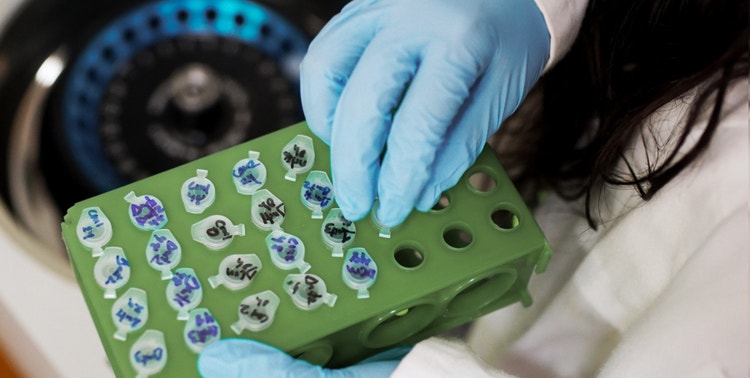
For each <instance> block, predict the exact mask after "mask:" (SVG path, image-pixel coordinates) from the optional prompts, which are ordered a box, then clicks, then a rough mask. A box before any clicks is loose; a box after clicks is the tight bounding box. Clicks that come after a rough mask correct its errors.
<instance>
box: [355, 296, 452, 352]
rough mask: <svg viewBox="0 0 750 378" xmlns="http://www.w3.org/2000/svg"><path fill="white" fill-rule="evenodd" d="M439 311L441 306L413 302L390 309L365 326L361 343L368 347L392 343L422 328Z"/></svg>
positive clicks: (432, 319) (430, 321)
mask: <svg viewBox="0 0 750 378" xmlns="http://www.w3.org/2000/svg"><path fill="white" fill-rule="evenodd" d="M440 312H441V308H439V307H438V306H437V305H435V304H434V303H421V304H415V305H413V306H408V307H405V308H402V309H399V310H395V311H391V312H389V313H388V314H386V315H384V316H381V317H379V318H378V319H376V320H375V321H374V322H373V323H371V324H370V326H369V327H366V328H365V332H366V333H365V334H364V339H363V343H364V344H365V345H366V346H368V347H370V348H383V347H387V346H391V345H394V344H396V343H398V342H399V341H402V340H404V339H406V338H408V337H409V336H411V335H414V334H416V333H417V332H419V331H421V330H423V329H424V328H425V327H427V326H428V325H429V324H430V323H432V322H433V321H434V320H435V318H436V317H437V316H438V315H439V313H440ZM368 328H369V332H367V330H368Z"/></svg>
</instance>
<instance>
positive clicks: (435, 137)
mask: <svg viewBox="0 0 750 378" xmlns="http://www.w3.org/2000/svg"><path fill="white" fill-rule="evenodd" d="M444 55H445V54H442V53H441V54H437V56H427V57H425V59H424V61H423V63H422V65H421V66H420V68H419V70H418V71H417V73H416V75H415V77H414V80H413V81H412V83H411V84H410V86H409V90H408V91H407V93H406V95H405V96H404V100H403V102H402V103H401V106H400V107H399V110H398V112H397V113H396V115H395V117H394V121H393V125H392V127H391V130H390V134H389V136H388V141H387V143H388V150H387V151H386V154H385V157H384V159H383V165H382V168H381V172H380V177H379V182H378V197H379V203H380V205H379V206H378V210H377V218H378V220H379V221H380V222H381V223H382V224H383V225H385V226H388V227H394V226H396V225H398V224H400V223H402V222H403V221H404V219H406V217H407V216H408V215H409V213H410V212H411V210H412V209H413V208H414V206H415V204H416V202H417V200H418V198H419V196H420V194H421V193H422V191H423V189H424V187H425V184H426V183H427V182H428V180H429V179H430V175H431V170H432V167H433V163H434V161H435V158H436V156H437V154H438V149H439V148H440V147H441V146H442V145H443V143H444V142H443V141H444V140H445V137H446V135H448V132H449V128H450V127H451V125H452V122H453V119H454V118H455V116H456V114H457V113H458V111H459V109H461V107H462V106H463V103H464V101H465V100H466V99H467V98H468V97H469V94H470V90H471V87H472V85H473V84H474V82H475V80H476V78H477V77H478V76H479V75H480V74H481V70H482V69H483V68H484V66H483V65H481V64H477V63H476V61H473V60H474V59H473V57H470V58H468V59H467V60H466V61H465V62H461V61H459V62H456V61H452V60H450V59H446V58H445V56H444ZM448 55H450V54H448ZM454 56H455V55H454ZM478 129H479V128H478V127H475V128H467V129H464V130H463V132H465V133H467V135H464V137H465V138H466V139H471V138H474V137H475V134H477V133H480V132H481V131H480V130H478ZM441 153H442V152H441ZM447 158H449V159H463V157H462V156H449V157H447Z"/></svg>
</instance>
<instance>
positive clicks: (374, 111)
mask: <svg viewBox="0 0 750 378" xmlns="http://www.w3.org/2000/svg"><path fill="white" fill-rule="evenodd" d="M549 52H550V36H549V32H548V30H547V25H546V23H545V21H544V18H543V16H542V14H541V12H540V11H539V9H538V8H537V6H536V4H535V3H534V1H533V0H460V1H459V0H354V1H352V2H351V3H349V4H347V6H345V7H344V9H343V10H342V11H341V13H340V14H338V15H336V16H335V17H334V18H332V19H331V21H330V22H329V23H328V24H327V25H326V26H325V27H324V28H323V29H322V30H321V32H320V33H319V34H318V36H317V37H316V38H315V39H314V40H313V41H312V43H311V44H310V48H309V50H308V53H307V55H306V56H305V58H304V60H303V62H302V65H301V92H302V105H303V109H304V112H305V118H306V119H307V122H308V123H309V125H310V128H311V130H312V131H313V132H314V133H315V134H316V135H317V136H318V137H320V138H321V139H322V140H323V141H325V142H326V143H328V144H329V145H330V147H331V154H332V163H331V171H332V175H333V183H334V187H335V188H336V200H337V202H338V204H339V205H340V207H341V209H342V210H343V212H344V216H346V217H347V218H348V219H350V220H359V219H361V218H362V217H364V216H365V215H367V213H368V212H369V211H370V208H371V206H372V204H373V200H374V199H375V197H376V195H377V197H378V198H379V202H380V206H379V208H378V213H377V216H378V219H379V220H380V222H381V223H383V224H384V225H386V226H389V227H393V226H396V225H398V224H400V223H401V222H402V221H403V220H404V219H405V218H406V217H407V216H408V214H409V213H410V212H411V210H412V209H413V208H414V207H416V208H417V209H418V210H420V211H427V210H429V209H430V208H432V206H433V205H434V204H435V203H436V202H437V201H438V199H439V198H440V195H441V193H442V192H443V191H444V190H446V189H448V188H450V187H452V186H453V185H455V184H456V183H457V182H458V180H459V179H460V178H461V175H462V174H463V173H464V172H465V171H466V169H467V168H468V167H469V166H470V165H471V164H473V163H474V161H475V160H476V157H477V156H478V154H479V152H481V150H482V148H483V147H484V145H485V143H486V141H487V139H488V138H489V136H490V135H492V133H494V132H495V131H496V130H497V128H498V127H499V125H500V123H501V122H502V121H503V120H504V119H505V118H507V117H508V116H509V115H510V114H511V113H512V112H513V111H515V110H516V108H517V107H518V105H519V103H520V102H521V100H522V99H523V98H524V96H525V95H526V94H527V92H528V91H529V89H530V88H531V86H532V85H534V83H535V82H536V81H537V80H538V78H539V76H540V75H541V73H542V70H543V68H544V66H545V64H546V62H547V59H548V58H549ZM407 87H408V90H406V88H407ZM405 90H406V92H405V94H404V91H405ZM402 95H403V100H402ZM397 107H398V111H397V112H396V113H395V115H393V116H392V114H393V111H394V109H395V108H397ZM386 145H387V149H386V154H385V157H384V160H383V161H382V166H381V162H380V156H381V153H382V151H383V148H384V146H386Z"/></svg>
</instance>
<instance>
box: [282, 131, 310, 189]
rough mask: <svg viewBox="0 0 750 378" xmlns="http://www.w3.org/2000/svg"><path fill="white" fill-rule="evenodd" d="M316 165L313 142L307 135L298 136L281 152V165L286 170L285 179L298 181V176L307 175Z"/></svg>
mask: <svg viewBox="0 0 750 378" xmlns="http://www.w3.org/2000/svg"><path fill="white" fill-rule="evenodd" d="M314 163H315V150H314V149H313V140H312V138H310V137H309V136H307V135H297V136H295V137H294V138H292V140H291V141H289V143H287V144H286V146H284V149H283V150H281V164H282V165H283V166H284V168H286V175H285V176H284V178H285V179H287V180H289V181H296V180H297V175H298V174H300V173H305V172H307V171H309V170H310V168H312V166H313V164H314Z"/></svg>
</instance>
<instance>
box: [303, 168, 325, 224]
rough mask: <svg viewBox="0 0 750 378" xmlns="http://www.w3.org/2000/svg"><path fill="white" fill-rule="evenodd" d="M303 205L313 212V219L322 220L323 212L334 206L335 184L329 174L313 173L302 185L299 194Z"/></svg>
mask: <svg viewBox="0 0 750 378" xmlns="http://www.w3.org/2000/svg"><path fill="white" fill-rule="evenodd" d="M299 197H300V200H301V201H302V204H303V205H305V207H307V208H308V209H310V210H312V217H313V219H322V218H323V210H325V209H327V208H328V207H329V206H331V204H333V184H332V183H331V179H329V178H328V174H326V173H325V172H323V171H312V172H310V173H309V174H308V175H307V179H305V182H304V183H303V184H302V188H301V189H300V193H299Z"/></svg>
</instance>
